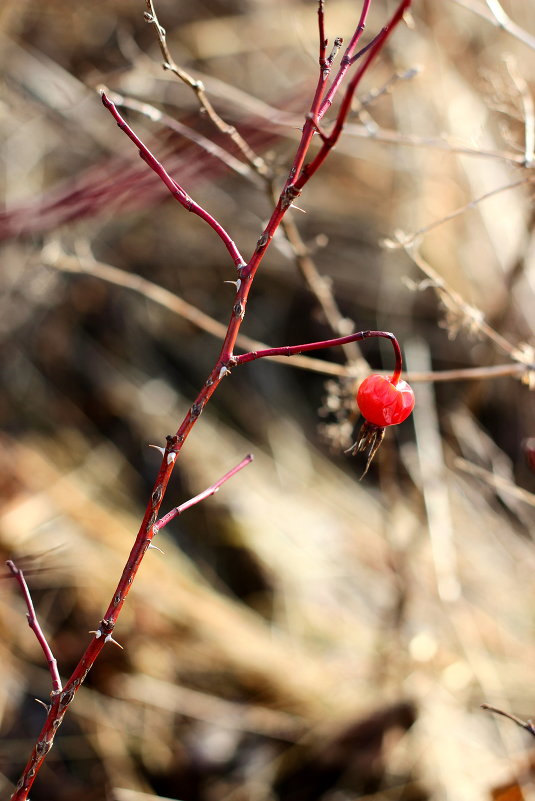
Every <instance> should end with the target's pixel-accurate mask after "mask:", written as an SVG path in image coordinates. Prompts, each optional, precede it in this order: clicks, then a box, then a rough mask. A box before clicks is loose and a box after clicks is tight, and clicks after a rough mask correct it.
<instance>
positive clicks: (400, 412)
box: [357, 375, 414, 428]
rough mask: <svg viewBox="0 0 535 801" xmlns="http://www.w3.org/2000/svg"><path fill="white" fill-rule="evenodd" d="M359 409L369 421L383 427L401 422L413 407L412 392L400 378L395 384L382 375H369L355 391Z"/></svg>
mask: <svg viewBox="0 0 535 801" xmlns="http://www.w3.org/2000/svg"><path fill="white" fill-rule="evenodd" d="M357 403H358V405H359V409H360V411H361V413H362V415H363V417H365V418H366V420H367V421H368V422H369V423H373V424H374V425H376V426H380V427H381V428H383V427H384V426H393V425H397V423H402V422H403V421H404V420H406V419H407V417H408V416H409V415H410V413H411V412H412V410H413V409H414V392H413V391H412V388H411V387H410V385H409V384H407V382H406V381H403V379H400V380H399V381H398V382H397V384H393V383H392V381H391V380H390V379H389V378H387V377H386V376H383V375H369V376H368V377H367V378H365V379H364V381H363V382H362V384H361V385H360V387H359V389H358V392H357Z"/></svg>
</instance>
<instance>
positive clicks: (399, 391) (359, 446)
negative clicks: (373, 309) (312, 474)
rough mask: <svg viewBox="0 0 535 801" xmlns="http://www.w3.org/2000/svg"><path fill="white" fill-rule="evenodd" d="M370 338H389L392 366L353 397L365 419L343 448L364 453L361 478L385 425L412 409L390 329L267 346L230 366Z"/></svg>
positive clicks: (366, 382)
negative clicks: (356, 437)
mask: <svg viewBox="0 0 535 801" xmlns="http://www.w3.org/2000/svg"><path fill="white" fill-rule="evenodd" d="M373 337H382V338H383V339H388V340H390V342H391V343H392V347H393V348H394V356H395V365H394V372H393V373H392V377H391V378H387V377H386V376H382V375H369V376H367V378H365V379H364V381H363V382H362V383H361V385H360V387H359V390H358V392H357V396H356V400H357V403H358V407H359V409H360V411H361V412H362V415H363V417H364V418H365V420H364V423H363V425H362V427H361V429H360V432H359V438H358V440H357V441H356V442H355V443H354V444H353V445H352V446H351V447H350V448H349V449H348V450H347V451H346V453H351V454H353V455H356V454H357V453H361V452H363V453H367V454H368V455H367V461H366V467H365V469H364V472H363V474H362V476H361V479H362V478H364V476H365V475H366V473H367V472H368V468H369V466H370V464H371V462H372V460H373V457H374V456H375V454H376V453H377V451H378V449H379V447H380V445H381V443H382V441H383V439H384V434H385V428H386V426H392V425H397V424H398V423H402V422H403V421H404V420H406V419H407V417H408V416H409V415H410V413H411V412H412V410H413V409H414V392H413V391H412V388H411V387H410V386H409V384H408V383H407V382H406V381H404V380H403V379H402V378H401V369H402V365H403V361H402V357H401V348H400V346H399V342H398V340H397V339H396V337H395V336H394V334H392V333H390V331H358V332H357V333H355V334H349V336H346V337H337V338H336V339H325V340H323V341H321V342H308V343H306V344H304V345H288V346H285V347H281V348H266V349H265V350H256V351H255V350H253V351H250V352H249V353H244V354H243V355H241V356H233V357H232V358H231V359H230V360H229V362H228V365H229V367H236V366H238V365H240V364H245V363H246V362H252V361H255V360H256V359H262V358H264V357H266V356H296V355H297V354H299V353H305V352H306V351H310V350H320V349H321V348H332V347H334V346H335V345H346V344H348V343H349V342H356V341H359V340H363V339H371V338H373Z"/></svg>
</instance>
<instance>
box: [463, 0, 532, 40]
mask: <svg viewBox="0 0 535 801" xmlns="http://www.w3.org/2000/svg"><path fill="white" fill-rule="evenodd" d="M453 2H454V3H457V5H458V6H462V7H463V8H466V9H468V10H469V11H473V12H474V13H475V14H477V15H478V16H480V17H483V19H486V20H488V22H491V23H492V24H493V25H496V26H497V27H498V28H501V29H502V30H504V31H506V32H507V33H509V34H510V35H511V36H514V38H515V39H518V41H519V42H522V43H523V44H525V45H527V46H528V47H531V49H532V50H535V36H532V35H531V34H530V33H528V31H525V30H524V29H523V28H521V27H520V25H517V24H516V23H515V22H513V20H512V19H510V18H509V17H508V16H507V14H506V13H505V11H504V10H503V8H502V6H501V5H500V4H499V3H498V0H485V3H486V7H485V6H484V5H483V4H482V3H480V2H476V0H453Z"/></svg>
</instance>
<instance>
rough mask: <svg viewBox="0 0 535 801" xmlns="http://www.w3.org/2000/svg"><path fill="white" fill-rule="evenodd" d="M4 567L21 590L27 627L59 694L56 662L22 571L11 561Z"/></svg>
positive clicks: (59, 682) (59, 683) (55, 690)
mask: <svg viewBox="0 0 535 801" xmlns="http://www.w3.org/2000/svg"><path fill="white" fill-rule="evenodd" d="M6 565H7V566H8V568H9V569H10V570H11V572H12V573H13V575H14V576H15V578H16V579H17V581H18V583H19V586H20V588H21V590H22V594H23V595H24V600H25V602H26V607H27V609H28V614H27V615H26V617H27V618H28V626H29V627H30V628H31V630H32V631H33V633H34V634H35V636H36V637H37V641H38V642H39V645H40V646H41V648H42V649H43V653H44V655H45V657H46V661H47V662H48V669H49V671H50V675H51V677H52V687H53V689H54V692H59V691H60V690H61V679H60V677H59V673H58V663H57V661H56V658H55V656H54V654H53V653H52V649H51V648H50V646H49V644H48V642H47V640H46V637H45V635H44V634H43V630H42V629H41V626H40V625H39V621H38V620H37V615H36V614H35V609H34V605H33V601H32V596H31V595H30V590H29V589H28V585H27V584H26V579H25V578H24V573H23V572H22V570H19V568H18V567H17V566H16V564H15V562H12V561H11V559H8V561H7V562H6Z"/></svg>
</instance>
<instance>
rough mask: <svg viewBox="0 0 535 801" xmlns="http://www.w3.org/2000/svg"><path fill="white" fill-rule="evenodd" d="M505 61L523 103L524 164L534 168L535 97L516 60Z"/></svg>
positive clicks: (506, 58) (508, 58) (508, 57)
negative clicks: (534, 100)
mask: <svg viewBox="0 0 535 801" xmlns="http://www.w3.org/2000/svg"><path fill="white" fill-rule="evenodd" d="M504 60H505V66H506V67H507V71H508V73H509V75H510V76H511V80H512V81H513V83H514V85H515V87H516V89H517V90H518V94H519V95H520V100H521V103H522V111H523V116H524V163H525V166H526V167H533V166H534V163H533V152H534V150H535V112H534V109H533V97H532V95H531V91H530V88H529V86H528V84H527V81H526V80H525V78H524V77H523V75H522V74H521V73H520V72H519V70H518V65H517V63H516V61H515V59H514V58H513V57H512V56H506V57H505V59H504Z"/></svg>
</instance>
